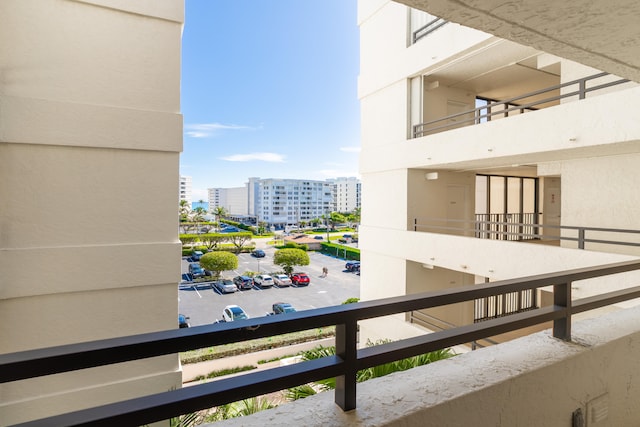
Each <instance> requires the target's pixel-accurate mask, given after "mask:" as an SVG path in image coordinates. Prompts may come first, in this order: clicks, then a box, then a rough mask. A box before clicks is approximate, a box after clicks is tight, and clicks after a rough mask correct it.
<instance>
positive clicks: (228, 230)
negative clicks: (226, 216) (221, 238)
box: [220, 225, 240, 233]
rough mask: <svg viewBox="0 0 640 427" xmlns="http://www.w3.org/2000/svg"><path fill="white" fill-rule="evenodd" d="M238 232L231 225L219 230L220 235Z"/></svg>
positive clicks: (236, 228)
mask: <svg viewBox="0 0 640 427" xmlns="http://www.w3.org/2000/svg"><path fill="white" fill-rule="evenodd" d="M238 231H240V229H239V228H238V227H234V226H232V225H230V226H227V227H224V228H221V229H220V232H221V233H237V232H238Z"/></svg>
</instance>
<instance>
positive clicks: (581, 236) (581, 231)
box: [578, 228, 584, 249]
mask: <svg viewBox="0 0 640 427" xmlns="http://www.w3.org/2000/svg"><path fill="white" fill-rule="evenodd" d="M578 249H584V228H579V229H578Z"/></svg>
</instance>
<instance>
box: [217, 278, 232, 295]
mask: <svg viewBox="0 0 640 427" xmlns="http://www.w3.org/2000/svg"><path fill="white" fill-rule="evenodd" d="M213 287H214V288H216V289H217V290H218V291H219V292H221V293H223V294H230V293H233V292H237V291H238V287H237V286H236V285H235V283H233V282H232V281H231V280H228V279H223V280H218V281H217V282H213Z"/></svg>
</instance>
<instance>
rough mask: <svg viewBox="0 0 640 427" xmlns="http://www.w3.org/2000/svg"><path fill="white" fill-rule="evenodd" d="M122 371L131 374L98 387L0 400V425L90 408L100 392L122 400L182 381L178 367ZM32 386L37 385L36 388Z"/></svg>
mask: <svg viewBox="0 0 640 427" xmlns="http://www.w3.org/2000/svg"><path fill="white" fill-rule="evenodd" d="M167 359H173V360H176V359H177V358H176V356H167ZM147 362H148V361H147ZM152 362H153V365H154V366H155V365H156V364H157V363H158V360H157V359H155V360H153V361H152ZM122 373H123V374H132V376H131V377H130V378H123V379H122V380H116V379H114V378H106V382H105V383H103V384H101V385H100V386H99V387H79V388H77V389H72V390H70V391H68V392H63V393H59V394H53V395H48V396H46V397H44V398H34V399H27V400H19V401H15V402H6V405H4V404H0V412H1V413H2V415H3V416H2V420H1V421H0V425H10V424H15V423H19V422H24V421H28V420H31V419H36V418H44V417H48V416H52V415H57V414H59V413H62V412H71V411H76V410H80V409H85V408H91V407H94V406H98V405H101V404H103V403H104V396H108V395H110V396H114V399H115V400H126V399H133V398H136V397H141V396H145V395H148V394H149V390H156V391H157V392H160V391H168V390H175V389H178V388H180V386H181V383H182V373H181V372H180V371H173V372H171V371H168V372H165V373H161V374H158V373H155V374H154V375H149V376H146V377H145V376H139V377H134V375H135V374H136V372H135V371H131V370H128V369H127V370H125V371H124V372H122ZM43 385H45V382H44V381H42V382H41V383H40V384H39V385H37V386H43ZM37 386H36V387H37ZM36 390H38V389H37V388H36ZM4 423H6V424H4ZM165 425H167V424H165Z"/></svg>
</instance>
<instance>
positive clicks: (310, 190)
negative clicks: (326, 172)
mask: <svg viewBox="0 0 640 427" xmlns="http://www.w3.org/2000/svg"><path fill="white" fill-rule="evenodd" d="M247 185H248V188H251V187H252V186H257V191H256V192H255V195H256V198H255V215H256V220H257V221H258V222H262V221H264V222H266V223H267V224H269V226H274V227H276V228H285V227H287V226H294V225H298V224H299V223H300V222H302V221H305V222H309V221H310V220H313V219H316V218H321V217H322V216H323V215H327V214H329V213H330V212H331V211H332V210H333V205H334V204H333V189H332V185H331V183H330V182H327V181H312V180H305V179H273V178H269V179H259V178H249V183H248V184H247Z"/></svg>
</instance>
